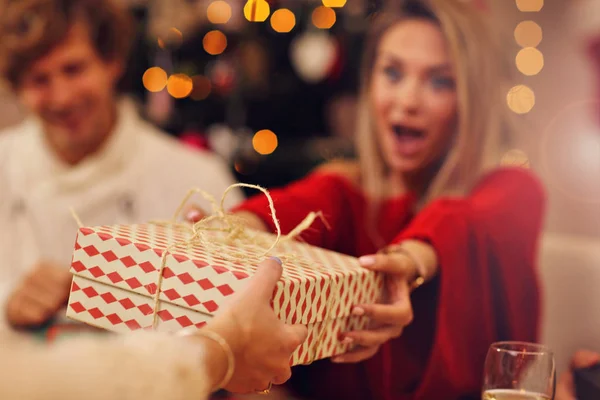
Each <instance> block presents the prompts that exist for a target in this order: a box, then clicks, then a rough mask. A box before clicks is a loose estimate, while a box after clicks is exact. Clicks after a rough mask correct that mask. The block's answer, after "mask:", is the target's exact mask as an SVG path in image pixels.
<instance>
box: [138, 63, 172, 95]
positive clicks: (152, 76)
mask: <svg viewBox="0 0 600 400" xmlns="http://www.w3.org/2000/svg"><path fill="white" fill-rule="evenodd" d="M142 83H143V84H144V87H145V88H146V90H147V91H149V92H160V91H161V90H163V89H164V88H165V86H167V73H166V72H165V71H164V70H163V69H162V68H160V67H152V68H148V69H147V70H146V72H144V75H143V76H142Z"/></svg>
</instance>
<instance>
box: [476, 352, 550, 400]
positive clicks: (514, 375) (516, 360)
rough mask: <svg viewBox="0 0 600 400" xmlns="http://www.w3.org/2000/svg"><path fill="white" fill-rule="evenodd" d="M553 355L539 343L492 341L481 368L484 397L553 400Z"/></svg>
mask: <svg viewBox="0 0 600 400" xmlns="http://www.w3.org/2000/svg"><path fill="white" fill-rule="evenodd" d="M555 385H556V367H555V363H554V355H553V353H552V351H550V349H548V348H547V347H545V346H542V345H540V344H535V343H526V342H498V343H493V344H492V345H491V346H490V348H489V350H488V353H487V357H486V359H485V369H484V384H483V397H482V398H483V400H552V399H554V390H555Z"/></svg>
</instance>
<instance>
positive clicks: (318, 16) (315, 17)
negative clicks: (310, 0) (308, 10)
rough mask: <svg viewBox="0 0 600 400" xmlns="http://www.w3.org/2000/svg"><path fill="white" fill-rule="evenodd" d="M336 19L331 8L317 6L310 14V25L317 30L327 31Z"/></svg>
mask: <svg viewBox="0 0 600 400" xmlns="http://www.w3.org/2000/svg"><path fill="white" fill-rule="evenodd" d="M336 19H337V17H336V15H335V11H334V10H333V9H332V8H329V7H325V6H319V7H317V8H315V9H314V11H313V13H312V23H313V25H314V26H316V27H317V28H319V29H329V28H331V27H332V26H333V25H334V24H335V21H336Z"/></svg>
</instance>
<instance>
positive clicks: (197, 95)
mask: <svg viewBox="0 0 600 400" xmlns="http://www.w3.org/2000/svg"><path fill="white" fill-rule="evenodd" d="M192 83H193V88H192V93H190V98H191V99H192V100H196V101H200V100H204V99H206V98H207V97H208V96H209V95H210V91H211V90H212V84H211V83H210V79H208V78H207V77H205V76H203V75H196V76H193V77H192Z"/></svg>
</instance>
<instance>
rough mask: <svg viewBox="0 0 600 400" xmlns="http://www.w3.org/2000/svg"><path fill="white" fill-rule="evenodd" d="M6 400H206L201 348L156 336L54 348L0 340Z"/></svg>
mask: <svg viewBox="0 0 600 400" xmlns="http://www.w3.org/2000/svg"><path fill="white" fill-rule="evenodd" d="M0 349H1V350H0V399H2V400H142V399H143V400H203V399H206V398H207V397H208V396H209V391H210V383H209V382H208V379H207V375H206V371H207V369H208V368H210V366H209V365H208V366H207V365H206V363H207V362H209V360H207V359H206V358H204V357H203V354H204V351H203V346H202V345H201V344H196V343H193V342H191V341H185V340H182V339H179V338H174V337H172V336H167V335H162V334H156V333H147V332H141V333H135V334H131V335H115V336H110V337H105V338H98V337H88V338H79V339H76V340H69V341H65V342H60V343H58V344H56V345H53V346H50V347H48V346H42V345H38V344H32V343H25V342H23V340H22V339H20V340H18V339H17V341H15V338H12V337H9V336H7V335H4V336H0Z"/></svg>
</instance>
